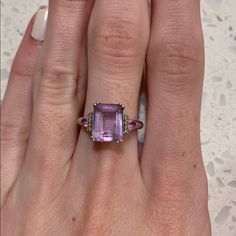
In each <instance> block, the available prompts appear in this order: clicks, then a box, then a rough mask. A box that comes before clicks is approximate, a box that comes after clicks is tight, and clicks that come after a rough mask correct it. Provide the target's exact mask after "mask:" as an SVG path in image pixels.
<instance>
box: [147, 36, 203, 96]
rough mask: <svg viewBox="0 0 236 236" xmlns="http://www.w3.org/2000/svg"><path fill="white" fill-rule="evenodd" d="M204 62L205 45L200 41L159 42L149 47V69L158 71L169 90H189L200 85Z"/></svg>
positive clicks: (162, 82) (165, 87) (164, 86)
mask: <svg viewBox="0 0 236 236" xmlns="http://www.w3.org/2000/svg"><path fill="white" fill-rule="evenodd" d="M154 58H155V59H154ZM203 62H204V60H203V47H202V46H201V44H199V43H198V42H196V43H194V42H190V40H182V41H180V40H176V41H174V42H157V43H153V44H152V45H151V47H150V48H149V55H148V67H149V70H150V71H151V72H152V71H154V70H155V71H157V73H158V74H159V75H160V77H161V78H162V79H161V86H162V89H164V90H166V91H167V92H175V91H178V90H179V91H184V89H185V88H186V89H187V90H189V88H192V87H195V86H196V85H198V84H199V83H200V82H201V77H203V76H202V73H203V67H204V66H203Z"/></svg>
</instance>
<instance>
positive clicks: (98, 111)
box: [78, 102, 143, 143]
mask: <svg viewBox="0 0 236 236" xmlns="http://www.w3.org/2000/svg"><path fill="white" fill-rule="evenodd" d="M124 109H125V106H124V105H122V104H121V103H119V104H104V103H100V102H97V103H95V104H94V108H93V112H90V113H89V114H88V115H87V116H86V117H80V118H79V119H78V124H79V125H81V126H83V127H85V128H86V130H87V131H88V132H89V133H91V139H92V140H93V141H94V142H115V143H120V142H122V141H123V140H124V139H123V136H124V134H127V133H129V132H130V131H132V130H136V129H141V128H142V127H143V122H142V121H139V120H132V119H129V117H128V115H126V114H124Z"/></svg>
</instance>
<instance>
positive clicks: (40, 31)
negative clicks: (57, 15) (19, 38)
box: [31, 6, 48, 41]
mask: <svg viewBox="0 0 236 236" xmlns="http://www.w3.org/2000/svg"><path fill="white" fill-rule="evenodd" d="M47 19H48V8H47V7H46V6H43V7H40V8H39V10H38V11H37V13H36V16H35V19H34V24H33V28H32V32H31V36H32V38H33V39H35V40H37V41H43V40H44V38H45V32H46V27H47Z"/></svg>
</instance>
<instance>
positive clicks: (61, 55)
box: [1, 0, 211, 236]
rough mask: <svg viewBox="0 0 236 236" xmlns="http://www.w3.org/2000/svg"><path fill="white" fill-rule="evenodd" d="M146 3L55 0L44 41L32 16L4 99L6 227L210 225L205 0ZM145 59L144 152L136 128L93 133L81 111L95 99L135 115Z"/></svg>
mask: <svg viewBox="0 0 236 236" xmlns="http://www.w3.org/2000/svg"><path fill="white" fill-rule="evenodd" d="M149 4H150V3H149V2H148V1H147V0H139V1H137V0H126V1H123V0H96V1H92V0H80V1H79V0H77V1H71V0H50V1H49V19H48V28H47V32H46V38H45V41H44V42H43V43H39V42H36V41H34V40H33V39H32V38H31V36H30V32H31V29H32V24H33V19H32V21H31V22H30V24H29V26H28V29H27V31H26V34H25V36H24V39H23V41H22V44H21V46H20V47H19V50H18V52H17V55H16V58H15V61H14V64H13V66H12V71H11V75H10V79H9V84H8V87H7V91H6V95H5V98H4V101H3V104H2V119H1V147H2V150H1V156H2V162H1V214H2V216H3V217H2V224H1V225H2V235H6V236H8V235H9V236H15V235H24V236H25V235H30V236H32V235H34V236H35V235H40V236H42V235H57V236H60V235H62V236H63V235H83V236H90V235H91V236H106V235H109V236H112V235H132V236H133V235H135V236H139V235H140V236H147V235H148V236H151V235H158V236H159V235H160V236H161V235H163V236H168V235H174V236H178V235H180V236H183V235H186V236H195V235H196V236H200V235H201V236H208V235H211V230H210V220H209V214H208V205H207V201H208V195H207V179H206V174H205V170H204V166H203V162H202V156H201V147H200V131H199V130H200V129H199V123H200V103H201V94H202V83H203V73H204V49H203V48H204V47H203V36H202V31H201V24H200V13H199V12H200V10H199V1H198V0H175V1H173V0H153V1H152V5H151V7H150V5H149ZM150 9H151V10H150ZM87 32H88V33H87ZM87 35H88V37H87ZM144 65H146V79H147V95H148V116H147V127H146V135H145V141H144V144H143V152H142V153H141V154H140V158H139V155H138V141H137V135H136V132H132V133H130V134H128V135H127V136H126V138H125V142H123V143H121V144H108V143H100V144H97V143H93V142H92V141H91V140H90V139H89V136H88V134H87V133H86V131H85V130H84V129H80V128H79V127H78V126H77V123H76V121H77V118H78V117H79V116H82V115H84V114H87V113H88V112H89V111H90V110H91V108H92V104H93V103H94V102H96V101H100V102H106V103H109V102H111V103H119V102H122V103H123V104H125V105H126V112H127V114H129V115H130V117H132V118H135V117H136V116H137V107H138V97H139V91H140V85H141V78H142V74H143V67H144Z"/></svg>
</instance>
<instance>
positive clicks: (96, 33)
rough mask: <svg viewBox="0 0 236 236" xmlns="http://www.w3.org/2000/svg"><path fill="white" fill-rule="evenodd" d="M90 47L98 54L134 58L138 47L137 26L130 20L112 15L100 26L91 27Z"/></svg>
mask: <svg viewBox="0 0 236 236" xmlns="http://www.w3.org/2000/svg"><path fill="white" fill-rule="evenodd" d="M90 30H91V34H92V37H91V39H92V42H91V43H90V45H91V47H92V49H93V50H94V51H95V52H96V53H98V54H99V55H106V56H110V57H115V58H122V59H123V58H135V56H136V55H137V50H138V48H139V42H138V37H137V34H138V28H137V25H136V24H135V23H133V22H131V21H130V20H125V19H121V18H120V17H112V18H108V19H107V20H106V23H102V24H101V26H100V27H96V28H94V27H93V28H92V29H90Z"/></svg>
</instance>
